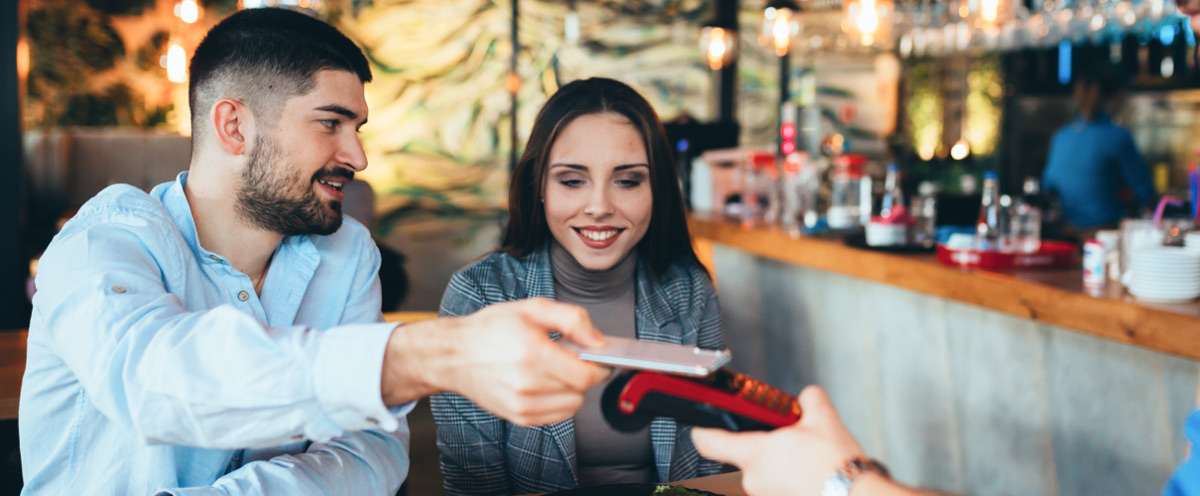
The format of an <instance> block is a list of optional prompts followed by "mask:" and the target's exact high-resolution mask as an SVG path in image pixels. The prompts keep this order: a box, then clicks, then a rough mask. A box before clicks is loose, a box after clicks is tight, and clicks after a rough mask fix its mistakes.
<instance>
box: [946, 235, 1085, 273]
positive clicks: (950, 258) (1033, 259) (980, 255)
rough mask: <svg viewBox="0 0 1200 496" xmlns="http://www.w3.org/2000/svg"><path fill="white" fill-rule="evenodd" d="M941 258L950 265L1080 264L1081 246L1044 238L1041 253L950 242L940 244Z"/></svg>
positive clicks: (1039, 265)
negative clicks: (953, 246)
mask: <svg viewBox="0 0 1200 496" xmlns="http://www.w3.org/2000/svg"><path fill="white" fill-rule="evenodd" d="M937 259H938V261H939V262H941V263H944V264H946V265H953V266H955V267H977V268H980V269H1028V268H1039V267H1079V264H1080V259H1079V247H1078V246H1076V245H1075V244H1073V243H1067V242H1065V241H1042V247H1041V249H1039V250H1038V252H1037V253H1001V252H998V251H982V250H951V249H949V248H947V247H946V245H938V247H937Z"/></svg>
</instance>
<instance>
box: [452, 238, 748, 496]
mask: <svg viewBox="0 0 1200 496" xmlns="http://www.w3.org/2000/svg"><path fill="white" fill-rule="evenodd" d="M539 296H540V297H546V298H554V276H553V274H552V272H551V268H550V253H549V247H548V246H547V247H543V248H542V249H541V250H538V251H535V252H534V253H531V254H529V255H527V256H524V257H521V258H515V257H513V256H511V255H508V254H504V253H492V254H491V255H488V256H487V257H484V258H483V259H482V260H480V261H478V262H476V263H474V264H472V265H471V266H469V267H466V268H464V269H462V270H460V271H458V272H457V273H455V274H454V276H453V277H452V278H451V279H450V286H449V287H447V288H446V294H445V295H444V296H443V297H442V306H441V309H440V314H441V315H443V316H461V315H467V314H470V313H473V312H475V311H477V310H479V309H481V308H483V307H485V306H488V305H491V304H494V303H500V302H505V301H512V300H520V299H525V298H534V297H539ZM634 311H635V313H636V314H637V315H636V316H635V322H636V326H637V336H638V339H643V340H646V341H658V342H666V343H677V344H694V345H697V346H700V347H703V348H724V346H725V340H724V337H723V336H722V333H721V312H720V308H719V306H718V303H717V293H716V291H715V290H714V289H713V286H712V283H711V282H710V281H709V279H708V276H707V275H705V274H704V271H703V269H701V268H699V267H685V266H683V265H682V264H674V265H672V266H671V267H669V268H668V269H667V271H666V272H665V273H664V274H663V275H662V276H661V277H659V276H656V275H655V274H654V271H653V270H652V269H651V268H650V267H649V266H648V265H647V264H645V263H641V262H639V264H638V268H637V303H636V305H635V310H634ZM431 403H432V407H433V417H434V419H435V420H436V421H437V426H438V429H437V444H438V449H439V450H441V467H442V475H444V476H445V481H446V493H447V494H448V495H450V496H457V495H511V494H529V493H541V492H549V491H557V490H561V489H571V488H574V487H575V486H576V485H577V484H578V479H577V473H576V461H575V425H574V421H573V420H571V419H567V420H565V421H563V422H559V423H557V424H552V425H547V426H542V427H520V426H516V425H513V424H510V423H508V422H506V421H504V420H501V419H500V418H498V417H496V416H494V415H492V414H490V413H488V412H486V411H484V410H483V409H481V408H479V407H478V406H476V405H475V404H474V403H472V402H471V401H470V400H467V399H466V398H463V397H462V396H459V395H457V394H451V393H443V394H437V395H434V396H433V397H432V398H431ZM650 438H651V444H652V445H653V447H654V459H655V465H656V466H657V473H658V481H659V482H667V481H674V480H681V479H690V478H692V477H702V476H706V475H712V474H716V473H718V472H719V471H720V469H721V464H720V463H719V462H715V461H711V460H706V459H703V458H701V457H700V455H699V454H698V453H696V448H695V447H694V446H693V445H692V438H691V427H690V426H677V425H676V424H675V421H674V420H671V419H667V418H656V419H654V421H653V422H652V423H651V424H650Z"/></svg>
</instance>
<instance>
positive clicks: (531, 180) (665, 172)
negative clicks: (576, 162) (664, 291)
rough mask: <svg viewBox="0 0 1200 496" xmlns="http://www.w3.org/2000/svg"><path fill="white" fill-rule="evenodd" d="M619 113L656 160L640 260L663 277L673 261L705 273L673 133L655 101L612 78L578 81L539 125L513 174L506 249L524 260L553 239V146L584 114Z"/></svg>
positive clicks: (549, 106)
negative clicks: (549, 220) (549, 177)
mask: <svg viewBox="0 0 1200 496" xmlns="http://www.w3.org/2000/svg"><path fill="white" fill-rule="evenodd" d="M602 113H615V114H619V115H622V116H624V117H625V118H626V119H629V122H630V123H631V124H632V125H633V127H634V128H636V129H637V130H638V132H640V133H641V135H642V139H643V141H644V142H645V145H646V152H647V154H648V155H649V159H650V164H649V165H650V188H651V192H652V194H653V196H654V206H653V210H652V212H651V214H650V226H649V227H648V228H647V230H646V235H645V236H644V237H642V240H641V241H639V242H638V245H637V250H638V256H640V257H642V260H645V261H646V262H648V263H649V264H650V267H651V268H652V269H654V272H655V273H656V274H659V275H661V274H662V273H663V272H664V271H666V270H667V267H669V266H670V265H671V264H672V263H676V262H681V263H683V264H685V265H687V264H694V265H695V266H696V267H699V268H701V269H702V270H703V266H702V265H701V264H700V260H699V259H698V258H696V252H695V251H694V250H693V249H692V238H691V235H690V234H689V233H688V227H687V218H686V216H685V214H684V208H683V194H682V193H681V192H680V189H679V173H678V172H677V171H676V170H675V161H674V159H673V157H672V154H671V148H670V144H669V143H668V141H667V133H666V132H665V131H664V130H663V126H662V122H660V121H659V120H658V114H656V113H655V112H654V109H653V108H651V107H650V103H649V102H647V101H646V99H645V98H642V95H639V94H638V93H637V91H634V89H633V88H630V87H629V86H627V85H626V84H625V83H622V82H619V81H615V80H612V79H607V78H591V79H585V80H580V81H573V82H571V83H568V84H566V85H565V86H563V87H562V88H560V89H559V90H558V92H557V93H555V94H554V95H553V96H551V97H550V100H549V101H547V102H546V105H545V106H543V107H542V110H541V111H539V112H538V116H537V119H536V120H535V121H534V122H533V132H532V133H531V134H530V136H529V143H527V144H526V145H525V153H523V154H522V155H521V160H520V161H518V162H517V167H516V169H514V170H513V173H512V179H511V184H510V185H509V188H508V226H507V227H506V228H505V230H504V241H503V243H502V244H501V245H500V251H503V252H505V253H508V254H510V255H513V256H517V257H520V256H524V255H527V254H529V253H530V252H533V251H534V250H536V249H538V248H539V247H541V246H542V245H543V244H545V243H546V242H547V241H548V240H549V239H550V237H551V235H550V228H549V226H547V225H546V213H545V211H544V210H543V208H544V204H543V203H542V192H543V188H544V185H545V183H546V168H547V166H548V165H549V164H548V163H547V162H548V161H549V158H550V148H551V147H552V146H554V140H556V139H557V138H558V135H559V133H560V132H561V131H562V130H563V128H565V127H566V126H567V124H570V123H571V121H573V120H575V119H576V118H578V117H580V116H584V115H591V114H602Z"/></svg>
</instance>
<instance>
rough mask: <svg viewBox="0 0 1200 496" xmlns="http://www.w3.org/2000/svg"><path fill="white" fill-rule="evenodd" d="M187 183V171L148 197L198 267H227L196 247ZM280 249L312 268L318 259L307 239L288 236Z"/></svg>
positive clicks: (218, 256) (194, 226)
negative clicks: (176, 230)
mask: <svg viewBox="0 0 1200 496" xmlns="http://www.w3.org/2000/svg"><path fill="white" fill-rule="evenodd" d="M187 179H188V173H187V171H183V172H180V173H179V175H178V176H176V177H175V180H174V181H172V182H169V183H163V184H160V185H158V186H156V187H155V188H154V190H153V191H152V192H151V196H153V197H155V198H158V199H159V201H160V202H162V205H163V208H165V209H166V210H167V214H169V215H170V216H171V220H172V221H174V222H175V226H176V227H177V228H179V234H180V235H181V236H183V239H184V241H186V242H187V244H188V247H190V248H191V249H192V253H194V254H195V255H196V259H197V260H199V261H200V263H203V264H227V263H229V262H228V261H226V260H225V257H223V256H221V255H219V254H217V253H213V252H211V251H208V250H206V249H204V247H203V246H200V236H199V235H198V234H196V220H195V218H194V217H192V207H191V205H190V204H189V203H188V198H187V194H186V193H184V192H183V187H184V185H186V184H187ZM280 245H281V246H286V247H292V248H294V250H280V251H293V252H295V253H296V254H300V255H304V257H305V258H308V259H314V260H312V264H313V265H314V266H315V262H316V260H315V259H319V256H318V255H317V253H316V251H317V250H316V247H315V246H314V245H313V242H312V240H311V239H309V237H308V236H288V237H285V238H283V241H282V242H281V243H280ZM278 255H279V253H278V252H276V256H278ZM272 263H274V262H272Z"/></svg>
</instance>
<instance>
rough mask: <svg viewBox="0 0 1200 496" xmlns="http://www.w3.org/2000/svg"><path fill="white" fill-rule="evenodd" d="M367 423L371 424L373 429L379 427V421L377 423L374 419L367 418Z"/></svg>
mask: <svg viewBox="0 0 1200 496" xmlns="http://www.w3.org/2000/svg"><path fill="white" fill-rule="evenodd" d="M367 423H368V424H371V425H373V426H375V427H379V421H378V420H375V419H373V418H369V419H367Z"/></svg>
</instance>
